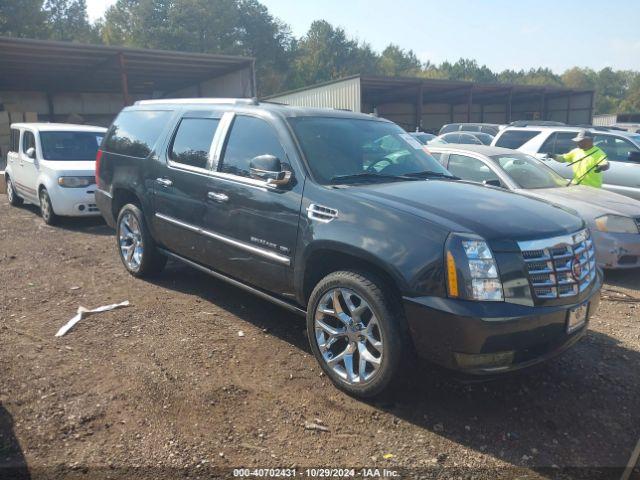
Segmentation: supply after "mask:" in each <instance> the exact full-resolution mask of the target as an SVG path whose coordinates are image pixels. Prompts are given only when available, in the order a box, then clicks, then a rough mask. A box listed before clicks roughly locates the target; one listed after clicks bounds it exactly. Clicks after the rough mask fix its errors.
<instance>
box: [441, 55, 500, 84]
mask: <svg viewBox="0 0 640 480" xmlns="http://www.w3.org/2000/svg"><path fill="white" fill-rule="evenodd" d="M439 70H440V71H441V72H442V76H443V78H447V79H449V80H467V81H474V82H483V83H491V82H495V81H496V75H495V73H493V72H492V71H491V70H490V69H489V67H487V66H486V65H482V66H480V65H478V62H476V61H475V60H471V59H467V58H461V59H460V60H458V61H457V62H456V63H453V64H452V63H449V62H443V63H442V64H441V65H440V67H439Z"/></svg>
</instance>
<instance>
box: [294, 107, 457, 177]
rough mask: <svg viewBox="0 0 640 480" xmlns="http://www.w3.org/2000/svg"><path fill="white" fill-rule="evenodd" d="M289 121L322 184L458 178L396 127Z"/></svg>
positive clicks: (327, 119) (376, 123) (317, 119)
mask: <svg viewBox="0 0 640 480" xmlns="http://www.w3.org/2000/svg"><path fill="white" fill-rule="evenodd" d="M289 122H290V124H291V126H292V128H293V130H294V132H295V134H296V137H297V138H298V142H299V143H300V146H301V148H302V151H303V153H304V155H305V157H306V159H307V162H308V163H309V168H310V169H311V171H312V173H313V174H314V177H315V178H316V179H317V180H318V181H319V182H320V183H322V184H338V183H356V182H375V181H400V180H415V179H419V178H430V177H446V178H452V175H451V174H450V173H449V172H448V171H447V170H446V169H445V168H444V167H443V166H442V165H440V163H438V161H437V160H436V159H435V158H433V157H432V156H431V155H429V154H428V153H427V152H426V151H425V150H424V148H423V145H421V144H420V142H419V141H418V140H416V139H415V138H413V137H412V136H411V135H410V134H408V133H407V132H405V131H404V130H403V129H402V128H400V127H399V126H398V125H396V124H394V123H389V122H382V121H378V120H360V119H353V118H331V117H295V118H290V119H289Z"/></svg>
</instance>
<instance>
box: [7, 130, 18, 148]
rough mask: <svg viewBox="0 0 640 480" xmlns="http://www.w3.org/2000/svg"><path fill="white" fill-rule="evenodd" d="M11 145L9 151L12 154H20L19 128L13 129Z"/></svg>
mask: <svg viewBox="0 0 640 480" xmlns="http://www.w3.org/2000/svg"><path fill="white" fill-rule="evenodd" d="M10 143H11V145H10V146H9V150H10V151H11V152H16V153H18V152H19V151H20V130H18V129H17V128H12V129H11V140H10Z"/></svg>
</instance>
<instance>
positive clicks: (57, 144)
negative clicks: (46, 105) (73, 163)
mask: <svg viewBox="0 0 640 480" xmlns="http://www.w3.org/2000/svg"><path fill="white" fill-rule="evenodd" d="M102 137H104V133H102V132H40V144H41V146H42V157H43V158H44V159H45V160H78V161H80V160H95V159H96V153H97V152H98V147H99V146H100V143H101V142H102Z"/></svg>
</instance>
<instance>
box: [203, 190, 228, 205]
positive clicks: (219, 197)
mask: <svg viewBox="0 0 640 480" xmlns="http://www.w3.org/2000/svg"><path fill="white" fill-rule="evenodd" d="M207 197H209V198H210V199H211V200H213V201H215V202H219V203H224V202H227V201H229V195H226V194H224V193H216V192H209V193H207Z"/></svg>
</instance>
